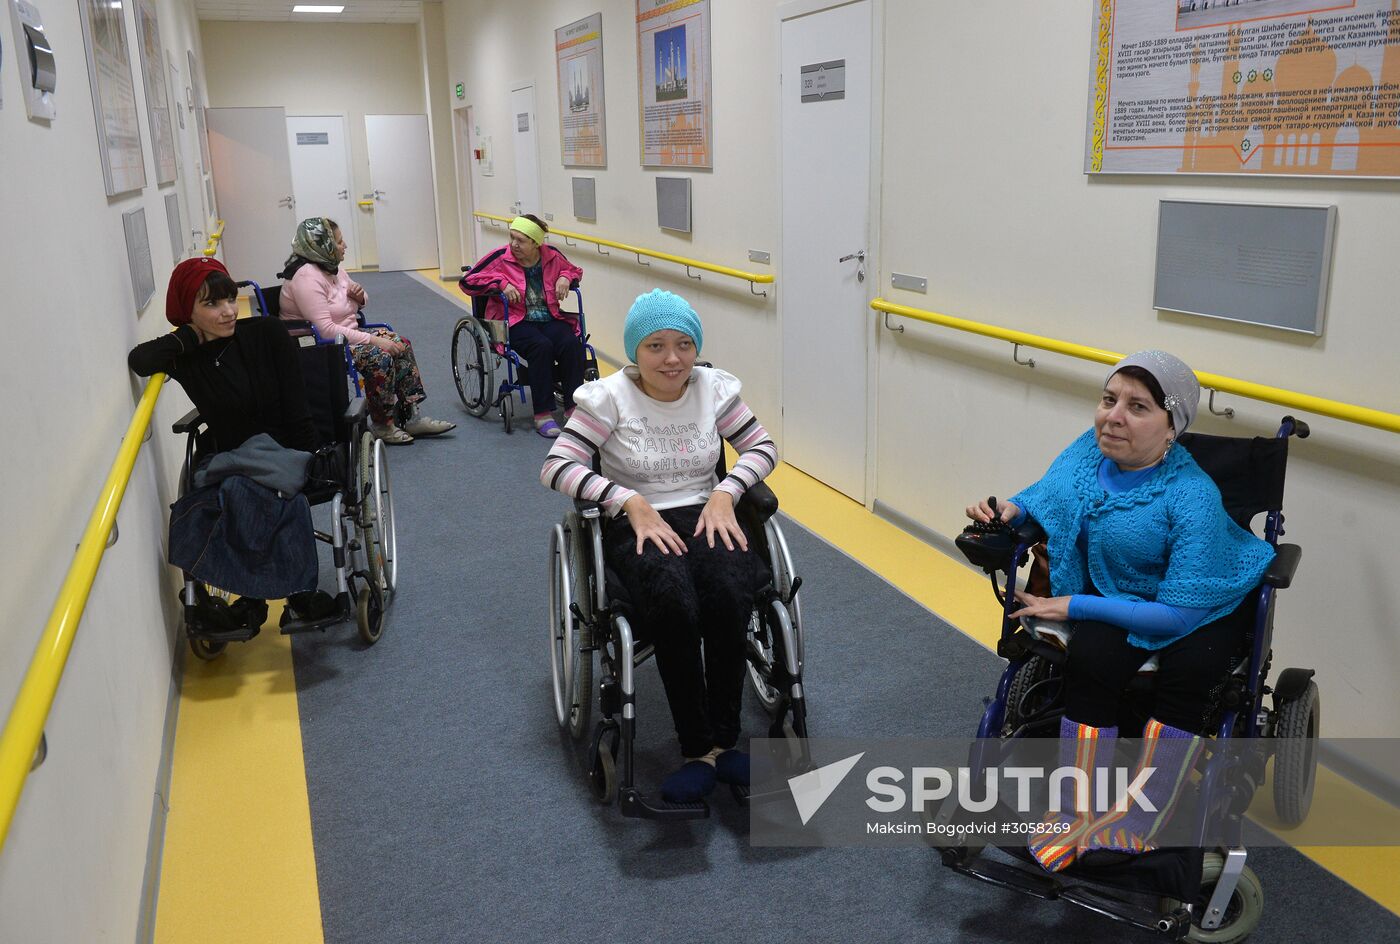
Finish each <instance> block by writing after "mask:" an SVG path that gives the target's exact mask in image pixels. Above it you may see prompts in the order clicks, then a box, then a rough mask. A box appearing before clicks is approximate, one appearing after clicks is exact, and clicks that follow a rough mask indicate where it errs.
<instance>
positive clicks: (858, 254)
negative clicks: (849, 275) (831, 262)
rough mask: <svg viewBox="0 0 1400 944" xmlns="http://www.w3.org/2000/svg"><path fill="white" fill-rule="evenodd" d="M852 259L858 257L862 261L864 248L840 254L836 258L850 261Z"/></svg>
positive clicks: (841, 260)
mask: <svg viewBox="0 0 1400 944" xmlns="http://www.w3.org/2000/svg"><path fill="white" fill-rule="evenodd" d="M852 259H859V260H860V261H861V262H864V261H865V250H864V249H860V250H857V251H856V252H853V253H850V254H849V255H845V256H842V257H841V258H840V259H837V260H836V261H837V262H850V261H851V260H852Z"/></svg>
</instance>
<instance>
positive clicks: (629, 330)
mask: <svg viewBox="0 0 1400 944" xmlns="http://www.w3.org/2000/svg"><path fill="white" fill-rule="evenodd" d="M667 328H670V329H672V330H674V331H679V332H680V333H681V334H684V335H687V336H688V337H689V338H690V339H691V340H692V341H694V342H695V353H696V354H699V353H700V348H701V346H702V345H703V344H704V343H705V333H704V332H703V331H702V330H701V329H700V316H699V315H697V314H696V313H695V309H694V308H691V307H690V303H689V302H688V301H686V300H685V299H684V298H681V297H680V296H679V295H675V294H672V293H671V292H663V291H662V290H661V289H659V288H654V289H652V290H651V291H650V292H647V293H646V294H645V295H638V296H637V300H636V301H634V302H633V303H632V308H631V309H630V310H629V311H628V312H627V323H626V324H625V325H623V328H622V346H623V347H624V348H626V350H627V359H628V360H630V361H631V362H632V363H634V364H635V363H636V362H637V345H638V344H641V343H642V339H643V338H645V337H646V336H647V335H649V334H655V333H656V332H657V331H665V330H666V329H667Z"/></svg>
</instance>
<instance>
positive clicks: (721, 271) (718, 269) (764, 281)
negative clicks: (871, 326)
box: [472, 210, 777, 296]
mask: <svg viewBox="0 0 1400 944" xmlns="http://www.w3.org/2000/svg"><path fill="white" fill-rule="evenodd" d="M472 216H475V217H476V218H477V219H481V220H499V221H500V222H502V223H509V222H510V221H511V220H512V219H514V217H511V216H497V215H496V214H494V213H482V212H481V211H480V210H478V211H476V212H474V213H473V214H472ZM549 232H550V235H553V236H563V237H564V238H565V239H577V240H579V241H580V242H585V243H593V244H594V245H595V246H608V247H609V248H612V249H620V250H622V251H623V252H630V253H635V254H636V255H638V256H650V257H651V258H652V259H664V260H665V261H667V262H674V263H676V264H677V265H683V266H685V267H686V269H687V270H689V269H701V270H703V271H705V272H714V273H716V274H718V275H727V276H729V277H730V278H732V279H739V280H740V281H742V282H748V283H749V286H750V287H749V291H751V292H753V286H754V285H771V284H772V283H773V282H776V281H777V277H776V276H774V275H773V274H772V273H764V272H745V271H744V270H742V269H731V268H730V267H729V266H722V265H714V264H713V263H710V262H701V261H700V260H698V259H687V258H686V257H685V256H676V255H672V254H671V253H669V252H661V251H660V250H658V249H643V248H641V247H640V246H629V245H628V244H627V243H619V242H614V241H613V240H611V239H603V238H602V237H601V236H585V235H584V234H582V233H571V232H569V231H568V230H564V229H554V228H553V227H550V230H549ZM686 274H687V275H689V272H688V271H687V273H686ZM695 278H699V276H695ZM754 294H755V295H763V296H767V294H768V293H767V292H754Z"/></svg>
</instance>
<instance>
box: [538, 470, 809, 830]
mask: <svg viewBox="0 0 1400 944" xmlns="http://www.w3.org/2000/svg"><path fill="white" fill-rule="evenodd" d="M717 471H718V474H719V478H720V479H721V480H722V479H723V478H724V475H725V468H724V460H723V457H721V459H720V464H719V468H718V470H717ZM777 511H778V499H777V496H776V495H774V494H773V491H772V489H770V488H769V487H768V486H767V484H765V483H763V482H760V483H758V484H757V485H755V486H753V487H752V488H750V489H748V490H747V491H746V492H745V493H744V497H743V498H742V499H741V500H740V502H739V503H738V505H736V506H735V515H736V516H737V517H738V518H739V519H740V520H741V521H742V522H743V523H744V524H745V525H747V526H748V529H749V533H750V534H752V535H753V536H754V542H753V546H752V549H753V550H754V551H755V552H756V553H758V554H760V555H762V557H763V558H764V559H765V560H766V561H767V562H768V566H769V572H770V574H771V580H770V581H769V582H768V584H766V585H765V586H764V587H762V588H761V589H760V590H759V591H758V592H757V593H756V594H755V597H754V608H753V612H752V613H751V615H750V617H749V627H748V645H747V653H746V654H747V657H748V664H749V665H748V670H749V681H750V684H751V686H752V688H753V691H754V693H755V694H756V695H757V697H758V700H759V703H760V704H761V705H762V706H763V708H764V709H765V710H766V711H767V712H768V715H769V717H770V719H771V721H770V725H769V730H768V732H767V733H768V736H769V737H773V738H787V739H788V743H789V744H791V745H792V746H793V753H794V754H805V740H806V737H807V702H806V695H805V692H804V690H803V685H802V666H803V659H804V655H805V654H804V647H803V637H802V606H801V603H800V602H799V601H798V590H799V589H800V588H801V586H802V578H801V577H799V576H797V574H796V571H795V570H794V568H793V564H792V555H791V554H790V553H789V552H788V545H787V539H786V538H785V537H784V536H783V531H782V528H781V526H780V525H779V523H778V521H777V519H776V517H775V515H776V514H777ZM610 523H611V522H610V519H609V518H608V517H607V516H606V515H605V514H604V513H603V510H602V506H600V505H598V504H596V503H593V502H584V501H575V502H574V509H573V510H572V511H569V512H568V513H567V514H566V515H565V516H564V520H563V521H562V522H561V523H559V524H557V525H555V526H554V530H553V531H551V532H550V536H549V664H550V672H551V676H552V681H553V686H554V713H555V717H556V720H557V721H558V722H559V725H560V727H561V728H563V729H564V730H566V731H567V732H568V734H569V737H570V738H571V739H572V740H573V741H582V740H583V738H584V737H588V736H590V721H591V719H592V713H593V710H594V706H595V702H596V706H597V710H598V714H599V718H598V720H597V722H596V723H595V724H593V725H592V728H591V740H590V741H589V746H588V753H587V755H586V757H587V776H588V782H589V784H590V786H591V788H592V790H593V793H594V796H595V797H596V798H597V799H598V801H599V802H600V803H603V804H605V805H606V804H610V803H612V801H613V799H614V798H616V799H617V800H618V805H619V808H620V809H621V812H622V815H624V816H629V817H642V818H646V819H658V820H675V819H702V818H704V817H707V816H709V815H710V808H709V805H708V804H707V803H705V802H704V801H703V800H701V801H697V802H695V803H671V802H669V801H666V800H662V799H660V798H648V797H647V796H646V795H645V794H643V793H642V791H641V790H639V789H638V788H637V787H636V785H635V783H634V771H633V759H632V755H633V745H634V742H635V739H636V731H637V718H636V685H635V680H634V679H635V677H634V672H635V669H636V667H637V666H639V665H641V664H642V663H643V662H645V661H646V660H647V659H648V658H650V656H651V655H652V652H653V648H652V646H651V645H650V644H649V643H648V642H647V641H646V640H645V639H639V638H638V636H637V634H636V632H635V631H634V629H633V627H632V622H631V620H630V619H629V616H630V615H631V614H632V607H631V603H630V601H629V599H628V595H627V592H626V590H625V589H624V588H623V586H622V584H621V582H620V581H619V580H618V579H617V577H616V576H615V575H614V574H613V573H612V571H611V569H610V568H609V567H608V566H607V565H606V563H605V561H604V559H603V532H604V530H605V529H607V528H608V526H609V524H610ZM733 790H734V794H735V797H736V799H738V800H739V801H740V802H741V803H742V802H747V799H748V792H747V790H745V789H744V788H737V787H736V788H733Z"/></svg>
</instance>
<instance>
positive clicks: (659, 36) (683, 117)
mask: <svg viewBox="0 0 1400 944" xmlns="http://www.w3.org/2000/svg"><path fill="white" fill-rule="evenodd" d="M637 83H638V86H639V87H638V92H639V94H638V96H637V97H638V101H639V102H640V107H641V115H640V119H641V125H642V127H641V137H642V166H643V167H712V166H713V162H712V159H711V156H710V154H711V152H710V126H711V118H712V116H711V114H710V0H637Z"/></svg>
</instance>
